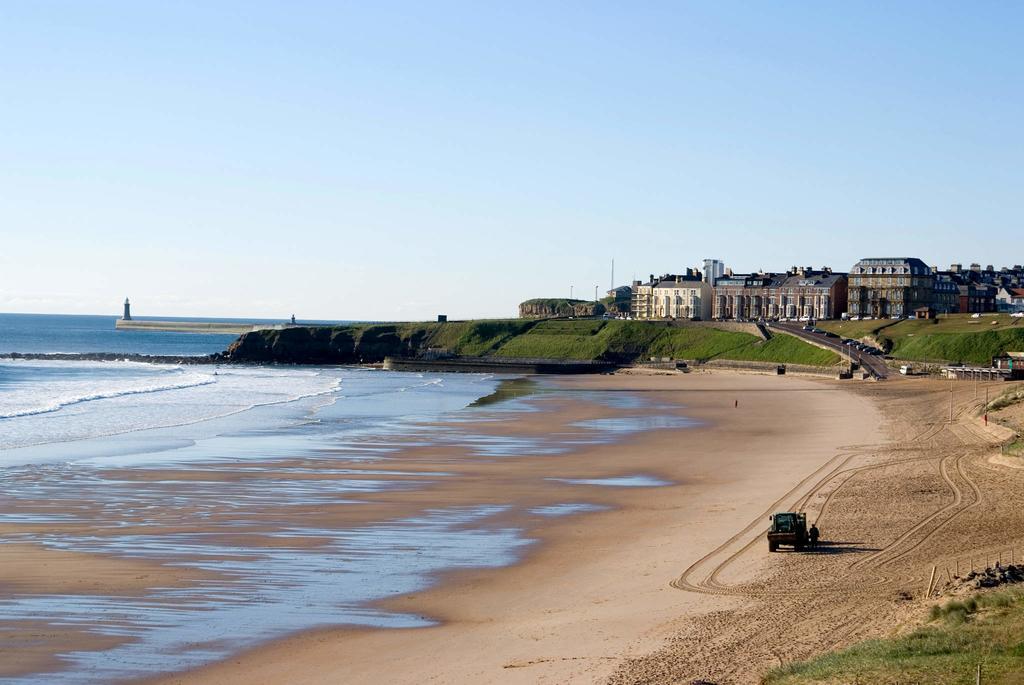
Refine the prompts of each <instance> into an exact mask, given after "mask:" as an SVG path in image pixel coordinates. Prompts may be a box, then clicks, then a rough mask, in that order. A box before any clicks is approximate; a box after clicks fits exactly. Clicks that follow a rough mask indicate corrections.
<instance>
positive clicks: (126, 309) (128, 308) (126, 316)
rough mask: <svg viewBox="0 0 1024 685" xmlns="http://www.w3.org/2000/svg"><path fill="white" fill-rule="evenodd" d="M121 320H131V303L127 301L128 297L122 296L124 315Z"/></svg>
mask: <svg viewBox="0 0 1024 685" xmlns="http://www.w3.org/2000/svg"><path fill="white" fill-rule="evenodd" d="M121 320H122V321H131V320H132V305H131V303H129V302H128V298H127V297H126V298H124V316H122V317H121Z"/></svg>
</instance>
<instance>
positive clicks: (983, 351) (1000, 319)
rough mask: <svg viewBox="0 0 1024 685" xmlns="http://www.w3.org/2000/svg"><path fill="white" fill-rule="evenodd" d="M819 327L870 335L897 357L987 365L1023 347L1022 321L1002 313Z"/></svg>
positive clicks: (832, 323)
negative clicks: (993, 358)
mask: <svg viewBox="0 0 1024 685" xmlns="http://www.w3.org/2000/svg"><path fill="white" fill-rule="evenodd" d="M818 325H819V327H821V328H823V329H825V330H829V331H832V332H834V333H837V334H838V335H841V336H844V337H848V338H858V339H859V338H863V337H873V338H875V339H876V340H878V342H879V343H881V344H882V345H884V346H885V348H886V349H887V350H888V351H889V352H890V354H892V356H894V357H897V358H899V359H908V360H912V361H923V362H944V361H948V362H964V363H967V364H982V365H985V366H987V365H988V364H989V362H990V361H991V359H992V357H994V356H996V355H999V354H1002V353H1004V352H1007V351H1019V350H1024V321H1022V320H1021V319H1014V318H1012V317H1010V316H1008V315H1006V314H1000V315H985V316H981V317H978V318H977V319H975V318H972V317H971V316H970V315H969V314H950V315H947V316H941V317H939V318H937V319H918V320H906V321H896V322H893V321H822V322H819V324H818Z"/></svg>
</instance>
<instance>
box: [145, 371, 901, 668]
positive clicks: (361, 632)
mask: <svg viewBox="0 0 1024 685" xmlns="http://www.w3.org/2000/svg"><path fill="white" fill-rule="evenodd" d="M558 384H559V385H560V386H561V387H562V388H564V389H567V390H570V391H579V392H580V397H581V398H585V397H586V395H587V393H591V392H593V391H598V390H600V391H612V392H622V393H623V396H624V397H625V396H627V395H630V394H641V395H642V396H643V397H644V398H645V399H647V400H651V401H654V402H656V403H659V405H660V406H659V408H658V409H657V412H656V413H657V414H660V415H667V414H671V415H677V416H681V417H688V418H692V419H696V420H698V421H699V422H700V424H699V425H697V426H693V427H685V428H665V429H658V430H647V431H643V432H641V433H634V434H630V435H626V436H624V437H623V439H621V440H620V441H618V442H616V443H612V444H597V445H581V446H579V447H578V448H576V449H573V450H572V451H571V452H569V453H565V454H557V455H550V456H540V457H524V458H515V457H513V458H501V459H494V460H490V461H486V460H484V461H481V460H479V459H475V460H472V461H471V462H463V461H462V460H461V459H460V457H459V455H458V454H454V453H452V452H450V451H443V450H438V449H436V448H422V449H411V450H409V451H408V452H407V453H406V454H405V455H404V458H403V460H402V465H403V468H405V469H409V470H415V469H416V468H423V469H425V470H430V469H438V468H451V469H452V470H457V471H458V472H459V477H458V478H455V479H448V480H446V481H444V482H443V483H442V484H441V485H440V486H439V487H435V488H431V489H429V490H418V491H414V492H409V493H404V494H403V495H402V496H400V497H398V496H394V495H392V496H386V497H378V498H377V501H376V504H374V510H373V511H372V512H371V513H370V514H369V516H371V517H376V516H401V515H403V514H404V513H406V512H409V511H415V510H417V509H422V508H423V507H426V506H437V505H444V506H449V505H458V504H461V505H479V504H482V503H500V502H516V503H517V504H521V505H524V506H525V505H529V506H544V505H552V504H557V503H565V502H585V503H589V504H594V505H600V506H604V507H607V509H606V510H603V511H597V512H590V513H582V514H577V515H573V516H569V517H564V518H548V517H543V516H529V515H526V514H524V513H523V506H520V507H516V508H515V510H514V512H513V513H510V514H508V515H507V520H504V521H499V522H498V523H496V525H503V524H506V523H507V524H509V525H514V526H520V527H522V528H523V529H524V531H525V534H526V535H527V536H528V537H530V538H532V539H535V540H538V541H539V543H538V544H534V545H532V546H531V547H529V548H527V551H526V552H525V555H524V557H523V559H522V560H521V561H520V563H518V564H516V565H514V566H511V567H507V568H500V569H475V570H474V569H469V570H463V571H458V572H448V573H445V574H443V575H442V577H440V578H439V579H438V581H439V582H438V583H437V584H435V585H434V586H433V587H431V588H430V589H427V590H424V591H419V592H414V593H410V594H407V595H404V596H400V597H397V598H394V599H391V600H387V601H386V602H384V607H385V608H389V609H394V610H399V611H403V612H409V613H412V614H416V615H420V616H425V617H429V618H431V619H434V620H437V621H439V622H440V623H439V624H438V625H435V626H432V627H425V628H413V629H389V630H381V629H345V628H339V629H326V630H317V631H306V632H303V633H299V634H296V635H293V636H291V637H287V638H285V639H281V640H277V641H274V642H270V643H267V644H265V645H263V646H260V647H258V648H255V649H251V650H249V651H247V652H244V653H242V654H239V655H237V656H235V657H232V658H230V659H227V660H225V661H223V662H221V663H217V664H214V665H211V666H207V667H203V668H200V669H196V670H193V671H190V672H186V673H182V674H178V675H174V676H170V677H166V678H160V679H157V682H162V683H245V684H246V685H251V684H252V683H280V682H303V683H338V682H346V683H382V682H388V683H423V682H437V683H454V682H473V683H488V682H500V683H506V682H507V683H564V682H599V681H602V680H605V679H607V678H608V677H610V676H612V675H613V674H614V673H616V672H617V671H620V670H621V669H622V668H624V667H627V666H628V665H629V664H630V663H631V660H632V659H636V658H638V657H642V656H644V655H647V654H650V653H652V652H654V651H656V650H658V649H659V648H662V647H663V646H664V644H665V643H666V640H668V639H669V638H671V637H672V636H673V635H675V634H676V633H678V632H679V631H681V630H683V629H684V628H685V627H687V626H689V625H691V624H693V622H694V621H695V620H696V619H698V618H700V617H706V616H708V615H716V614H714V613H712V612H720V611H723V610H724V611H729V610H734V609H736V608H738V607H740V606H741V605H743V604H744V603H745V602H747V601H748V600H745V599H744V598H738V597H735V596H729V595H716V594H702V593H695V592H680V591H679V590H677V589H675V588H674V587H672V586H671V585H670V581H672V580H673V579H675V578H677V577H678V576H679V574H680V572H681V571H682V570H683V569H686V568H687V567H688V566H690V565H691V564H693V563H694V562H697V561H698V560H700V559H701V558H702V557H703V556H704V555H706V554H708V553H710V552H713V551H714V550H715V549H716V548H717V547H718V546H719V545H721V544H722V542H723V541H725V540H729V539H730V538H731V537H732V536H735V535H736V534H737V533H738V532H739V531H742V530H743V529H744V527H745V526H747V525H748V524H749V523H751V522H752V521H753V522H756V521H759V520H762V519H764V518H766V517H767V514H768V513H769V512H770V511H773V510H777V509H789V508H790V507H792V506H794V505H795V504H796V503H797V502H798V500H800V499H801V498H802V497H803V496H804V495H805V494H806V493H807V491H808V490H809V488H810V486H811V484H812V483H814V482H815V475H816V474H817V475H820V474H821V473H823V472H824V471H825V470H827V469H828V468H829V466H830V465H831V464H834V463H835V461H836V460H837V459H838V457H839V456H840V454H841V447H842V446H845V445H851V444H855V443H873V442H877V441H878V440H880V434H879V425H880V423H881V418H880V414H879V413H878V412H877V410H876V409H875V407H874V405H873V403H872V401H871V400H870V399H869V398H867V397H862V396H858V395H857V394H854V393H852V392H850V391H849V390H848V389H847V388H848V387H849V386H844V385H841V384H836V383H831V382H823V381H811V380H801V379H795V378H778V377H770V376H758V375H732V374H714V375H710V374H690V375H669V376H658V375H652V376H627V375H616V376H599V377H579V378H566V379H560V380H559V381H558ZM737 401H738V403H739V406H738V407H737V406H735V404H736V402H737ZM538 403H539V405H540V406H541V407H542V409H543V410H542V411H539V412H533V413H525V414H521V415H518V416H517V417H516V421H515V423H514V425H513V426H509V425H504V426H498V425H491V426H489V425H488V424H487V423H482V424H480V425H478V426H475V427H474V428H475V430H477V431H478V432H481V433H486V432H487V431H489V430H493V431H500V432H505V433H509V432H513V433H519V434H523V435H546V434H554V433H558V432H560V431H564V430H565V429H566V426H567V425H569V424H571V423H572V422H574V421H581V420H594V419H602V418H604V419H608V418H614V417H616V416H622V415H636V414H638V413H643V411H650V410H640V411H636V410H634V411H629V412H626V411H622V410H616V409H614V408H611V409H609V408H598V407H594V406H589V407H588V406H586V405H584V404H580V403H577V402H574V401H572V399H565V398H560V399H557V400H552V401H549V402H546V401H544V400H539V401H538ZM445 464H447V466H445ZM637 474H643V475H646V476H649V477H653V478H658V479H662V480H664V481H668V482H670V483H672V485H669V486H665V487H657V488H648V487H642V488H630V487H607V486H600V485H571V484H568V483H566V482H564V481H554V480H551V479H555V478H559V479H603V478H609V477H622V476H635V475H637ZM359 511H360V512H361V513H360V516H364V515H367V513H366V511H367V510H365V509H362V508H360V510H359ZM308 513H309V514H310V515H315V513H314V512H312V511H311V512H308ZM352 515H353V514H352V513H346V514H344V515H342V517H341V518H335V516H334V515H331V516H330V517H329V519H328V520H324V521H320V522H319V524H320V525H340V524H341V523H342V522H344V523H346V524H351V523H352V521H351V520H349V517H350V516H352ZM499 518H500V517H499ZM343 519H344V521H343ZM824 533H825V535H826V536H827V535H828V531H827V530H825V531H824ZM772 561H773V559H771V558H769V557H768V555H767V552H766V551H765V552H764V553H763V554H753V555H749V558H746V559H744V562H743V563H742V564H740V565H734V567H733V568H731V569H730V570H729V580H730V581H731V582H741V581H743V580H744V579H747V578H753V577H756V576H757V575H758V574H760V573H763V572H764V570H765V567H766V566H767V565H768V564H770V563H772ZM698 675H700V674H699V673H697V674H694V675H693V677H697V676H698ZM637 682H640V681H637Z"/></svg>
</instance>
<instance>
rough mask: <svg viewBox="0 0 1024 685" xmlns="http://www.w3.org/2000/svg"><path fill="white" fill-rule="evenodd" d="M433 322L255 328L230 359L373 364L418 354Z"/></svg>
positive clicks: (232, 347)
mask: <svg viewBox="0 0 1024 685" xmlns="http://www.w3.org/2000/svg"><path fill="white" fill-rule="evenodd" d="M432 326H435V325H434V324H424V325H421V326H401V325H388V324H385V325H375V326H296V327H292V328H285V329H283V330H262V331H253V332H251V333H246V334H244V335H242V336H241V337H240V338H238V340H236V341H235V342H233V343H231V345H230V346H229V347H228V349H227V351H226V352H225V356H226V357H227V358H228V359H229V360H231V361H241V362H277V363H282V364H374V363H377V362H382V361H384V358H385V357H417V356H419V355H421V354H422V353H423V352H424V351H425V349H426V348H427V346H428V345H427V341H428V338H429V337H430V335H431V333H433V332H434V330H433V328H432Z"/></svg>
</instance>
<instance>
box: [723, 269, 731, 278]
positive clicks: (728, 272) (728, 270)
mask: <svg viewBox="0 0 1024 685" xmlns="http://www.w3.org/2000/svg"><path fill="white" fill-rule="evenodd" d="M725 275H726V276H729V277H732V267H726V268H725Z"/></svg>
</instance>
